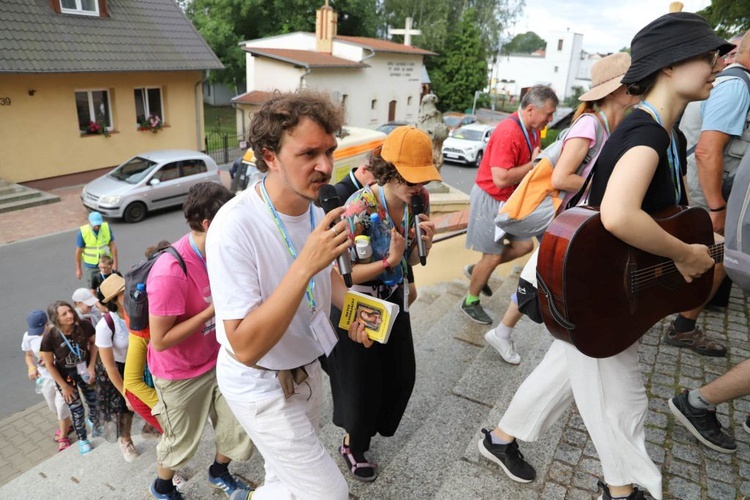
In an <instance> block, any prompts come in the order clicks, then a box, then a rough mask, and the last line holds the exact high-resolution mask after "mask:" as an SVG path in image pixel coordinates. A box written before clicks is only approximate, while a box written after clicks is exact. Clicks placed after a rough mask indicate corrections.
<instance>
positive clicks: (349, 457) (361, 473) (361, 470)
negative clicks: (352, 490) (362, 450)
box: [339, 442, 378, 483]
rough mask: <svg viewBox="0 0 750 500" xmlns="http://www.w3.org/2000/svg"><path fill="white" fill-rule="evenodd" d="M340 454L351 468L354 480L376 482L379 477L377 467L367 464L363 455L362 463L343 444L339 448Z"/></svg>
mask: <svg viewBox="0 0 750 500" xmlns="http://www.w3.org/2000/svg"><path fill="white" fill-rule="evenodd" d="M339 454H340V455H341V456H342V457H343V459H344V460H345V461H346V465H347V466H348V468H349V472H351V474H352V476H353V477H354V479H356V480H358V481H364V482H367V483H369V482H371V481H375V479H376V478H377V477H378V475H377V474H376V473H375V468H376V467H377V465H375V464H372V463H370V462H367V461H366V460H365V458H364V455H362V461H361V462H360V461H358V460H357V458H356V457H355V456H354V455H353V454H352V452H351V450H350V449H349V447H348V446H347V445H345V444H344V443H343V442H342V443H341V447H340V448H339Z"/></svg>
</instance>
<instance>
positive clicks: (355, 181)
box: [349, 167, 362, 191]
mask: <svg viewBox="0 0 750 500" xmlns="http://www.w3.org/2000/svg"><path fill="white" fill-rule="evenodd" d="M357 168H359V167H357ZM355 170H357V169H356V168H353V169H351V170H349V178H350V179H351V180H352V184H354V187H355V188H357V191H359V190H360V189H362V186H360V185H359V182H357V178H356V177H354V171H355Z"/></svg>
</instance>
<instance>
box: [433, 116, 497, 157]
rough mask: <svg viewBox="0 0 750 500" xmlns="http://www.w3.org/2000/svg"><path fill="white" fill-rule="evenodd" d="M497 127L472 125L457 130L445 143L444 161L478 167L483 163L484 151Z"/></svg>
mask: <svg viewBox="0 0 750 500" xmlns="http://www.w3.org/2000/svg"><path fill="white" fill-rule="evenodd" d="M493 130H495V127H494V126H492V125H482V124H480V123H472V124H471V125H464V126H463V127H461V128H459V129H456V130H455V131H454V132H453V135H452V136H450V137H448V138H447V139H446V140H445V141H444V142H443V159H444V160H448V161H450V162H453V163H465V164H467V165H474V166H475V167H478V166H479V164H480V163H482V157H483V156H484V150H485V148H486V147H487V142H488V141H489V140H490V135H492V131H493Z"/></svg>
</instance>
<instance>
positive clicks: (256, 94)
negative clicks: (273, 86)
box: [232, 90, 273, 105]
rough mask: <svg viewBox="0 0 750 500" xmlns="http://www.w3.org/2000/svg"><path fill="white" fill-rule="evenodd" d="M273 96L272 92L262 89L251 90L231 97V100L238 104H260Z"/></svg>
mask: <svg viewBox="0 0 750 500" xmlns="http://www.w3.org/2000/svg"><path fill="white" fill-rule="evenodd" d="M271 96H273V92H266V91H263V90H253V91H252V92H245V93H244V94H240V95H238V96H237V97H233V98H232V101H234V102H238V103H240V104H255V105H261V104H263V103H264V102H266V101H267V100H269V99H270V98H271Z"/></svg>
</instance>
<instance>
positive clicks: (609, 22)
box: [510, 0, 711, 52]
mask: <svg viewBox="0 0 750 500" xmlns="http://www.w3.org/2000/svg"><path fill="white" fill-rule="evenodd" d="M682 3H683V4H684V5H685V6H684V8H683V9H682V10H683V12H696V11H699V10H701V9H703V8H705V7H707V6H708V5H709V4H710V3H711V1H710V0H682ZM669 4H670V2H669V0H619V1H612V0H558V1H550V0H526V7H525V8H524V12H523V15H522V16H521V18H520V19H519V20H518V22H517V23H516V25H515V26H514V27H513V28H511V30H510V32H511V36H512V35H515V34H518V33H525V32H527V31H533V32H535V33H536V34H538V35H539V36H541V37H542V38H544V39H545V40H547V41H548V42H549V40H550V37H549V36H548V34H549V33H552V32H554V31H558V32H559V31H566V30H567V29H568V28H569V29H570V31H573V32H575V33H581V34H582V35H583V50H585V51H587V52H616V51H618V50H620V49H621V48H623V47H629V46H630V41H631V40H632V39H633V35H635V34H636V33H637V32H638V30H640V29H641V28H643V27H644V26H646V25H647V24H648V23H650V22H651V21H653V20H654V19H656V18H657V17H659V16H661V15H663V14H666V13H667V12H669Z"/></svg>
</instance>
